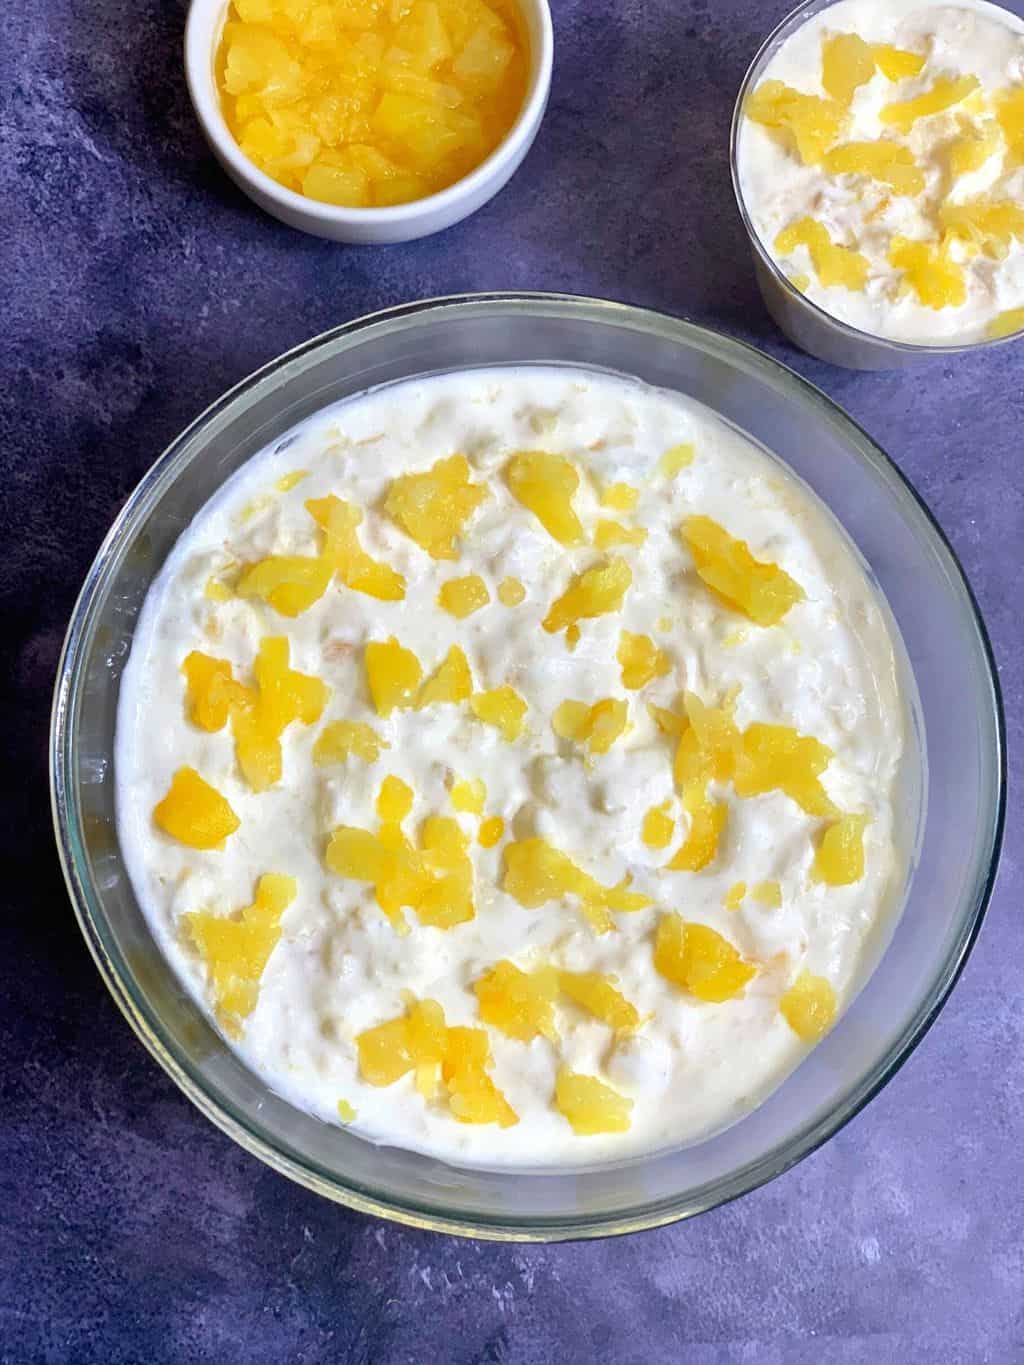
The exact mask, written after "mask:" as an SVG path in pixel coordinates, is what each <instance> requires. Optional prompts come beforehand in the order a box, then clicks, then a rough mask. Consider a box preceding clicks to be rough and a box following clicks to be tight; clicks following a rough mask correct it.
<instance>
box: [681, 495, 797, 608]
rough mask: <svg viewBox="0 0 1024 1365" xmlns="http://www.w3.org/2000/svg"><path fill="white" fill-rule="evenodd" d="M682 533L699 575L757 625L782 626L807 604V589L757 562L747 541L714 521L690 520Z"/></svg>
mask: <svg viewBox="0 0 1024 1365" xmlns="http://www.w3.org/2000/svg"><path fill="white" fill-rule="evenodd" d="M682 532H683V539H684V540H685V541H686V544H687V545H688V546H689V547H690V553H691V554H692V555H693V558H694V562H695V564H696V566H697V573H698V575H699V576H700V577H701V578H702V579H703V580H704V582H705V583H706V584H707V585H708V587H709V588H711V590H712V591H713V592H714V593H716V594H717V595H718V596H719V597H720V598H722V599H723V601H725V602H727V603H728V604H729V606H731V607H735V608H736V609H737V610H738V611H741V612H743V614H744V615H745V616H748V617H749V618H750V620H751V621H753V622H754V624H755V625H758V626H774V625H778V623H779V622H780V621H781V620H782V618H783V617H784V616H785V614H786V612H787V611H789V609H790V607H792V606H793V605H794V604H795V603H797V602H802V601H803V600H804V590H803V588H801V586H800V584H799V583H797V582H795V581H794V580H793V579H792V578H790V576H789V574H788V573H786V571H785V569H781V568H779V566H778V565H777V564H770V563H766V562H764V561H762V560H759V559H755V558H754V556H753V555H752V554H751V553H750V547H749V545H748V544H747V542H746V541H745V540H736V539H735V538H734V537H733V536H731V535H730V534H729V532H728V531H727V530H725V528H724V527H723V526H719V525H718V523H717V522H715V521H712V520H711V518H710V517H687V519H686V521H685V522H684V523H683V528H682Z"/></svg>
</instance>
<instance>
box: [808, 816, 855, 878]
mask: <svg viewBox="0 0 1024 1365" xmlns="http://www.w3.org/2000/svg"><path fill="white" fill-rule="evenodd" d="M867 826H868V817H867V816H866V815H842V816H840V818H839V819H838V820H837V821H836V822H835V823H834V824H831V825H829V826H828V828H827V829H826V830H825V832H824V834H823V835H822V836H821V842H820V843H819V844H818V849H817V852H816V853H815V855H814V863H813V865H812V867H811V877H812V878H813V880H814V881H816V882H825V883H826V885H828V886H851V885H852V884H853V883H854V882H859V881H860V879H861V877H863V876H864V831H865V829H866V828H867Z"/></svg>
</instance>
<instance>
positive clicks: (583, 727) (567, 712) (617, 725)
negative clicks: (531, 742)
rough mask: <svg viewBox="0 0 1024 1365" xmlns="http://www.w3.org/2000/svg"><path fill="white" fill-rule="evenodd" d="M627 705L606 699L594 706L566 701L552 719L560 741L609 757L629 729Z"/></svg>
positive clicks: (553, 727) (616, 699)
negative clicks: (616, 742)
mask: <svg viewBox="0 0 1024 1365" xmlns="http://www.w3.org/2000/svg"><path fill="white" fill-rule="evenodd" d="M628 712H629V708H628V706H627V704H626V702H624V701H621V700H619V699H618V698H615V697H606V698H605V699H604V700H603V701H598V702H595V703H594V704H593V706H588V705H587V703H586V702H582V701H563V702H562V703H561V705H560V706H558V707H556V709H555V712H554V714H553V715H552V717H551V728H552V730H554V732H555V734H556V735H558V737H559V739H570V740H572V741H573V742H574V743H576V744H580V745H583V746H585V747H586V748H587V749H588V750H589V751H590V753H592V754H606V753H607V752H608V750H609V749H610V748H611V747H612V745H613V744H614V743H615V741H616V740H617V739H618V738H619V737H620V736H621V735H623V734H625V732H626V730H627V729H628V728H629V721H628Z"/></svg>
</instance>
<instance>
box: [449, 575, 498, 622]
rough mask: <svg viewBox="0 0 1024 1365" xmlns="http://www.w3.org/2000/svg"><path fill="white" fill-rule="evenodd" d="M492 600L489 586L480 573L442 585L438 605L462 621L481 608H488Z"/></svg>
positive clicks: (451, 579) (454, 579) (451, 580)
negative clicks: (488, 589)
mask: <svg viewBox="0 0 1024 1365" xmlns="http://www.w3.org/2000/svg"><path fill="white" fill-rule="evenodd" d="M490 600H491V594H490V593H489V592H488V591H487V584H486V583H485V582H484V580H483V579H482V578H481V577H480V575H479V574H478V573H471V574H468V575H467V576H466V577H465V578H449V580H448V582H447V583H442V585H441V590H440V592H439V593H438V594H437V605H438V606H439V607H440V608H441V609H442V610H443V611H446V612H448V614H449V615H450V616H454V617H456V618H457V619H458V620H460V621H461V620H463V619H464V618H465V617H467V616H471V615H472V614H473V612H475V611H479V610H480V608H481V607H486V605H487V603H488V602H489V601H490Z"/></svg>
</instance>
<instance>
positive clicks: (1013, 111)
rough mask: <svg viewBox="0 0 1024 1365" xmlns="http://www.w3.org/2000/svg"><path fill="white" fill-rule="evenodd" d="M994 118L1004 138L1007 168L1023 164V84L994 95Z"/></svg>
mask: <svg viewBox="0 0 1024 1365" xmlns="http://www.w3.org/2000/svg"><path fill="white" fill-rule="evenodd" d="M995 107H996V120H997V122H998V124H999V126H1000V128H1001V129H1002V130H1003V137H1004V138H1005V140H1006V165H1007V169H1009V168H1011V167H1013V166H1020V165H1024V85H1018V86H1016V87H1011V88H1010V89H1009V90H1004V91H1003V92H1002V93H1001V94H1000V95H998V96H997V97H996V101H995Z"/></svg>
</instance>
